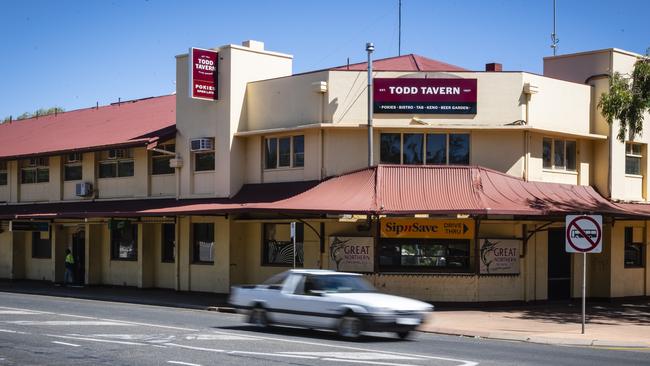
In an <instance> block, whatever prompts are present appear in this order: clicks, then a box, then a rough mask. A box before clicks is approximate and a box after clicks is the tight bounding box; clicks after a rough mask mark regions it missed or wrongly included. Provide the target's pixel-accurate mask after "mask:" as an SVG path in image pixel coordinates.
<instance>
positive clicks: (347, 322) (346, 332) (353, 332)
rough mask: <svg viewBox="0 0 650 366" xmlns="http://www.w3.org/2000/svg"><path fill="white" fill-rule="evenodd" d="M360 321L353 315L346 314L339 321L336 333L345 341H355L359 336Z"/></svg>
mask: <svg viewBox="0 0 650 366" xmlns="http://www.w3.org/2000/svg"><path fill="white" fill-rule="evenodd" d="M361 330H362V323H361V319H359V317H357V316H356V315H354V314H353V313H347V314H345V315H344V316H343V317H341V319H339V326H338V333H339V335H340V336H341V337H343V338H346V339H357V338H359V336H361Z"/></svg>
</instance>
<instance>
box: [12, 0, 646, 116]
mask: <svg viewBox="0 0 650 366" xmlns="http://www.w3.org/2000/svg"><path fill="white" fill-rule="evenodd" d="M557 2H558V27H557V30H558V35H559V38H560V48H559V53H571V52H578V51H585V50H591V49H600V48H609V47H617V48H623V49H626V50H630V51H634V52H638V53H645V52H646V49H647V48H648V47H650V27H648V25H647V23H646V22H647V15H648V14H650V1H648V0H618V1H604V0H593V1H588V0H557ZM397 3H398V0H375V1H370V0H366V1H361V0H359V1H353V0H330V1H307V0H302V1H299V0H295V1H290V0H278V1H246V0H238V1H228V2H225V1H209V0H203V1H159V0H149V1H142V0H138V1H136V0H132V1H66V0H60V1H29V0H21V1H19V0H14V1H11V0H5V1H2V2H0V24H2V31H0V45H2V49H3V52H4V55H3V57H1V58H0V81H1V84H0V119H1V118H3V117H5V116H9V115H14V116H16V115H19V114H21V113H23V112H26V111H34V110H36V109H38V108H41V107H44V108H47V107H52V106H60V107H63V108H65V109H66V110H72V109H77V108H84V107H89V106H93V105H95V103H96V102H99V103H100V104H108V103H111V102H114V101H117V99H118V98H122V100H127V99H133V98H142V97H148V96H154V95H163V94H168V93H171V92H173V91H174V90H175V84H174V83H175V63H174V56H175V55H177V54H180V53H183V52H186V51H187V49H188V48H189V47H191V46H194V47H204V48H209V47H216V46H219V45H223V44H227V43H235V44H240V43H241V41H243V40H246V39H255V40H260V41H263V42H265V44H266V48H267V49H269V50H273V51H279V52H284V53H289V54H293V55H294V68H293V71H294V72H304V71H309V70H315V69H320V68H324V67H328V66H335V65H343V64H345V62H346V60H347V58H348V57H349V58H350V60H351V62H358V61H363V60H364V59H365V51H364V48H365V42H366V41H372V42H374V43H375V46H376V52H375V57H376V58H382V57H390V56H395V55H397V39H398V36H397V35H398V26H397V19H398V18H397ZM551 27H552V0H519V1H515V0H486V1H480V0H458V1H452V0H448V1H443V0H435V1H434V0H402V54H405V53H417V54H420V55H423V56H426V57H430V58H434V59H439V60H441V61H445V62H448V63H451V64H456V65H459V66H463V67H466V68H469V69H477V70H482V69H483V67H484V64H485V63H487V62H501V63H503V65H504V69H505V70H525V71H531V72H537V73H541V72H542V57H544V56H549V55H551V54H552V51H551V48H550V47H549V45H550V33H551Z"/></svg>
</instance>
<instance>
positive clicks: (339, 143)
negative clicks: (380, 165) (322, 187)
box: [323, 129, 379, 177]
mask: <svg viewBox="0 0 650 366" xmlns="http://www.w3.org/2000/svg"><path fill="white" fill-rule="evenodd" d="M323 135H324V141H325V142H324V145H325V146H324V149H323V156H324V170H323V176H324V177H329V176H334V175H339V174H343V173H347V172H351V171H353V170H357V169H361V168H364V167H366V166H368V152H367V151H368V150H367V148H368V143H367V142H366V141H367V139H368V137H367V136H368V133H367V132H366V131H363V130H344V131H339V130H334V129H326V130H324V131H323ZM378 138H379V133H378V132H377V133H375V137H374V140H375V141H378V140H377V139H378ZM378 146H379V143H377V144H376V146H375V156H376V157H377V161H379V153H378V152H377V151H378V150H377V149H378Z"/></svg>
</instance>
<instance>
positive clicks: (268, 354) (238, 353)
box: [226, 351, 318, 360]
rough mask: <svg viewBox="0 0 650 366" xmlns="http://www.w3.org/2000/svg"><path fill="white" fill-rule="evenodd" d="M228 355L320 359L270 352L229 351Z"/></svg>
mask: <svg viewBox="0 0 650 366" xmlns="http://www.w3.org/2000/svg"><path fill="white" fill-rule="evenodd" d="M226 353H228V354H231V355H255V356H275V357H285V358H302V359H307V360H317V359H318V357H314V356H301V355H288V354H282V353H270V352H252V351H228V352H226Z"/></svg>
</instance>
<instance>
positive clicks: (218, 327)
mask: <svg viewBox="0 0 650 366" xmlns="http://www.w3.org/2000/svg"><path fill="white" fill-rule="evenodd" d="M0 365H189V366H192V365H247V366H248V365H274V366H275V365H294V366H295V365H305V366H307V365H330V366H331V365H379V366H415V365H450V366H451V365H453V366H455V365H467V366H471V365H572V366H578V365H588V366H594V365H650V352H646V351H630V350H625V351H623V350H611V349H595V348H578V347H564V346H550V345H537V344H529V343H518V342H505V341H492V340H485V339H472V338H464V337H453V336H443V335H435V334H426V333H418V334H416V336H415V339H413V340H409V341H401V340H399V339H397V338H396V337H395V336H393V335H390V334H382V333H376V334H369V335H367V336H364V337H363V338H362V339H361V340H359V341H356V342H346V341H342V340H340V339H338V338H337V337H336V335H334V334H333V333H331V332H324V331H315V330H303V329H297V328H287V327H274V328H270V329H267V330H258V329H257V328H253V327H250V326H247V325H246V324H244V323H243V317H242V316H240V315H236V314H224V313H216V312H207V311H200V310H184V309H176V308H166V307H157V306H147V305H134V304H123V303H111V302H101V301H92V300H79V299H70V298H55V297H47V296H40V295H25V294H13V293H0Z"/></svg>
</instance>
